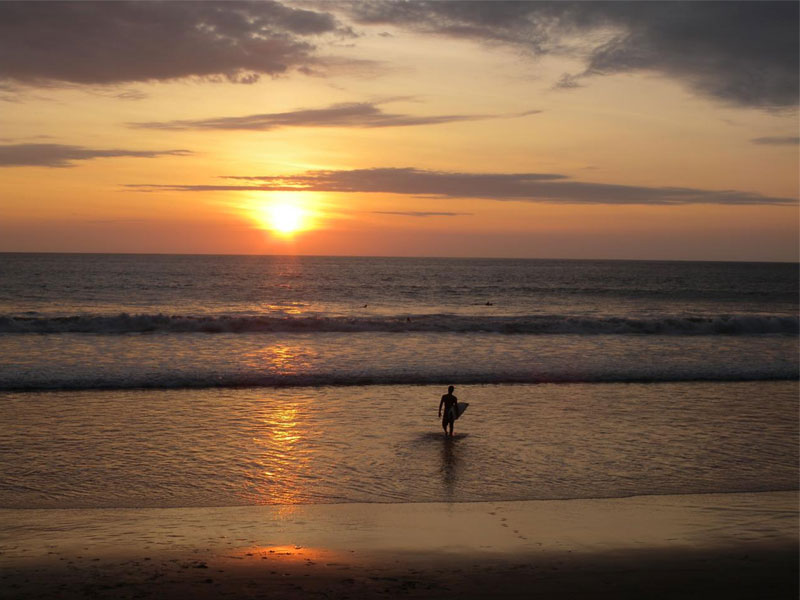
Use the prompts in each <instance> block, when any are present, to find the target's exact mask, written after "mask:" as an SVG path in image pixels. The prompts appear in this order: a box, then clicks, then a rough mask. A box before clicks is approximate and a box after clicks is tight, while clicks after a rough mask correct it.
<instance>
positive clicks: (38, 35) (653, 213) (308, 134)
mask: <svg viewBox="0 0 800 600" xmlns="http://www.w3.org/2000/svg"><path fill="white" fill-rule="evenodd" d="M799 6H800V4H799V3H797V2H709V3H706V2H612V3H606V2H577V3H572V2H554V3H549V2H499V1H498V2H421V1H420V2H381V1H357V2H345V1H340V2H330V1H329V2H317V1H296V2H253V3H238V2H225V3H214V2H201V3H194V2H107V3H93V2H56V3H49V2H1V3H0V56H2V60H0V251H7V252H8V251H11V252H135V253H204V254H206V253H207V254H302V255H366V256H476V257H523V258H581V259H656V260H746V261H797V260H798V246H799V239H800V236H799V231H800V220H799V217H800V212H799V211H798V196H799V195H800V189H799V188H800V183H799V181H800V173H799V171H800V167H799V166H798V165H799V164H800V162H799V160H798V159H799V158H800V156H799V153H798V149H799V148H800V146H799V145H798V141H799V137H798V136H799V134H800V127H799V123H800V120H799V118H798V111H797V109H798V55H799V50H798V7H799Z"/></svg>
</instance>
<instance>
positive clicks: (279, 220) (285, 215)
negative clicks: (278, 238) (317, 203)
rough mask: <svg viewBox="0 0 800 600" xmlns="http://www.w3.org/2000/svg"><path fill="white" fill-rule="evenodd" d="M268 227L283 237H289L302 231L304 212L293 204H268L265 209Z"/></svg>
mask: <svg viewBox="0 0 800 600" xmlns="http://www.w3.org/2000/svg"><path fill="white" fill-rule="evenodd" d="M264 216H265V217H266V222H267V225H268V227H269V228H270V229H271V230H272V231H274V232H276V233H280V234H283V235H290V234H292V233H295V232H297V231H300V230H301V229H303V225H304V221H305V212H304V211H303V209H302V208H300V207H299V206H296V205H294V204H286V203H277V204H270V205H269V206H267V207H266V209H265V215H264Z"/></svg>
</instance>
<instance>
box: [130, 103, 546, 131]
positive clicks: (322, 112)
mask: <svg viewBox="0 0 800 600" xmlns="http://www.w3.org/2000/svg"><path fill="white" fill-rule="evenodd" d="M537 112H539V111H529V112H528V113H525V115H527V114H535V113H537ZM525 115H514V116H525ZM487 118H491V117H488V116H486V115H434V116H427V117H426V116H414V115H406V114H397V113H387V112H384V111H383V110H382V109H381V108H380V107H379V106H377V105H376V104H374V103H369V102H359V103H356V102H353V103H346V104H334V105H332V106H328V107H326V108H316V109H303V110H296V111H291V112H283V113H264V114H256V115H246V116H242V117H217V118H213V119H194V120H179V121H156V122H149V123H130V124H129V125H130V126H131V127H136V128H143V129H168V130H175V129H227V130H247V131H269V130H271V129H280V128H284V127H365V128H373V127H406V126H410V125H436V124H439V123H452V122H454V121H474V120H479V119H487Z"/></svg>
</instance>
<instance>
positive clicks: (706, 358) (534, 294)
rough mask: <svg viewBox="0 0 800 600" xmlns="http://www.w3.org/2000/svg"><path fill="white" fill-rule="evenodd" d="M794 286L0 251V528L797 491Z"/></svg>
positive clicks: (630, 274) (636, 270) (693, 277)
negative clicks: (442, 406) (166, 510)
mask: <svg viewBox="0 0 800 600" xmlns="http://www.w3.org/2000/svg"><path fill="white" fill-rule="evenodd" d="M798 288H799V282H798V265H796V264H779V263H700V262H646V261H630V262H627V261H561V260H488V259H486V260H480V259H410V258H343V257H337V258H334V257H257V256H166V255H79V254H0V508H82V507H150V506H154V507H155V506H158V507H171V506H175V507H179V506H226V505H246V504H265V503H270V504H284V503H286V504H288V503H331V502H356V501H357V502H422V501H481V500H486V501H489V500H530V499H553V498H595V497H619V496H629V495H639V494H676V493H712V492H740V491H767V490H789V489H797V487H798V482H797V469H798V452H797V448H798V419H797V408H798V406H797V400H798V374H799V373H800V370H799V369H800V361H799V360H798V354H799V351H798V332H799V331H800V322H799V319H798ZM449 384H452V385H455V386H456V392H455V393H456V395H457V396H458V397H459V399H460V400H461V401H466V402H469V403H470V408H469V410H468V411H467V413H466V414H465V415H464V417H463V418H462V419H460V420H459V421H457V423H456V428H455V429H456V436H455V438H454V439H452V440H447V439H445V437H444V436H443V434H442V430H441V427H440V423H439V419H438V417H437V408H438V404H439V398H440V397H441V395H442V394H443V393H444V392H445V391H446V386H447V385H449Z"/></svg>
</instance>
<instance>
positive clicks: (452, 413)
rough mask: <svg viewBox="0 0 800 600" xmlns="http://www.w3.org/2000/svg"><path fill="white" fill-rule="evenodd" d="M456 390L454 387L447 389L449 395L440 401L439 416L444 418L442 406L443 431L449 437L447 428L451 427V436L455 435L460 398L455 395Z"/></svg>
mask: <svg viewBox="0 0 800 600" xmlns="http://www.w3.org/2000/svg"><path fill="white" fill-rule="evenodd" d="M454 389H456V388H454V387H453V386H452V385H451V386H450V387H449V388H447V393H446V394H445V395H444V396H442V399H441V400H440V401H439V416H440V417H442V406H444V416H443V417H442V429H444V434H445V435H447V428H448V427H450V436H451V437H452V435H453V423H455V420H456V411H457V410H458V407H457V406H456V404H457V403H458V398H456V397H455V396H454V395H453V390H454Z"/></svg>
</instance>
